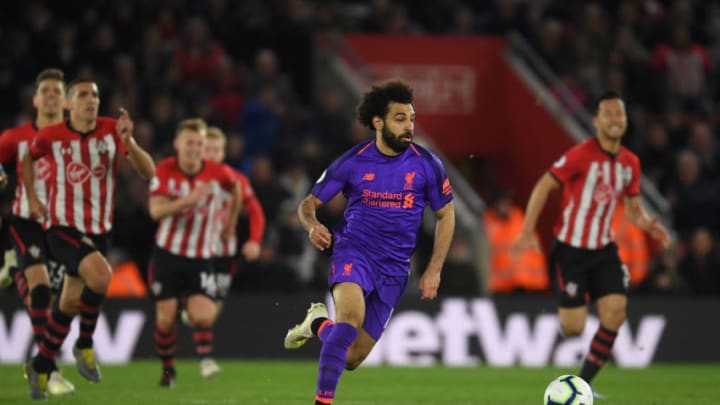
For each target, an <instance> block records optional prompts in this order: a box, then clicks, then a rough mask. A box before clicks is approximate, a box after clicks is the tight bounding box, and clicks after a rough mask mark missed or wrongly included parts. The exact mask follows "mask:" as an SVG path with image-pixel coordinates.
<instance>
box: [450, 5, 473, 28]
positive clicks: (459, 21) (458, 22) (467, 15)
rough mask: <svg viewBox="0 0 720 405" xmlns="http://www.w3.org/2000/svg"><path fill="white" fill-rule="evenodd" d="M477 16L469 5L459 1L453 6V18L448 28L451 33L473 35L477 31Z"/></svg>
mask: <svg viewBox="0 0 720 405" xmlns="http://www.w3.org/2000/svg"><path fill="white" fill-rule="evenodd" d="M477 25H478V24H477V16H476V15H475V10H473V8H472V7H470V5H468V4H465V3H461V4H459V5H458V6H457V7H455V20H454V24H453V26H452V27H451V28H450V31H449V34H452V35H475V34H477V33H478V27H477Z"/></svg>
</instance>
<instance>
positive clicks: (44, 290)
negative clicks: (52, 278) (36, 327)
mask: <svg viewBox="0 0 720 405" xmlns="http://www.w3.org/2000/svg"><path fill="white" fill-rule="evenodd" d="M30 306H31V307H32V308H48V307H49V306H50V287H49V286H48V285H46V284H38V285H36V286H35V287H33V289H32V290H30Z"/></svg>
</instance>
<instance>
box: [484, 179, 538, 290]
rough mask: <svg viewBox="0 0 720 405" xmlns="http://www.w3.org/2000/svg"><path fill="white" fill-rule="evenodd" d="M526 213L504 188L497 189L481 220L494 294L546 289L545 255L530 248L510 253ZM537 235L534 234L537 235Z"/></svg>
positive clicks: (520, 230) (491, 287) (520, 231)
mask: <svg viewBox="0 0 720 405" xmlns="http://www.w3.org/2000/svg"><path fill="white" fill-rule="evenodd" d="M524 220H525V214H524V212H523V210H522V208H520V207H519V206H517V205H516V204H515V203H513V201H512V198H511V195H510V193H509V192H507V191H498V192H496V195H495V196H493V198H492V205H491V206H489V207H488V208H487V209H486V210H485V214H484V218H483V222H484V223H485V230H486V232H487V234H488V239H489V244H490V255H491V258H490V266H491V269H490V289H491V290H492V292H494V293H512V292H545V291H549V288H550V278H549V274H548V271H547V265H546V260H545V255H544V254H543V253H542V252H539V251H537V250H534V249H530V250H528V251H527V252H525V253H524V254H523V255H522V256H520V257H518V258H514V257H511V256H510V247H511V246H512V244H513V242H515V240H516V239H517V238H518V237H519V236H520V233H522V227H523V221H524ZM536 238H537V235H536Z"/></svg>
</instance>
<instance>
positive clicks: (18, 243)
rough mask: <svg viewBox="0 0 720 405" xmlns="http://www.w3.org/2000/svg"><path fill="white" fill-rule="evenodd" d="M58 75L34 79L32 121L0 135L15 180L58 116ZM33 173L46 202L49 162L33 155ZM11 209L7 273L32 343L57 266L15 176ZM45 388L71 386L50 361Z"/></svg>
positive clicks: (39, 332)
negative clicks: (11, 254)
mask: <svg viewBox="0 0 720 405" xmlns="http://www.w3.org/2000/svg"><path fill="white" fill-rule="evenodd" d="M64 79H65V75H64V73H63V72H62V71H61V70H59V69H45V70H43V71H42V72H40V73H39V74H38V76H37V78H36V79H35V94H34V95H33V106H34V107H35V108H36V109H37V112H36V116H35V120H34V121H31V122H27V123H25V124H23V125H21V126H19V127H16V128H12V129H8V130H7V131H5V132H3V134H2V135H1V136H0V162H2V163H4V164H14V165H15V167H16V176H17V178H18V179H20V178H21V175H22V167H21V162H22V157H23V156H24V155H25V154H26V153H27V151H28V149H30V144H31V143H32V141H33V139H34V138H35V135H36V134H37V132H38V131H39V130H40V129H42V128H45V127H47V126H50V125H55V124H58V123H60V122H62V120H63V99H64V98H65V81H64ZM35 174H36V181H35V191H36V193H37V194H38V197H39V198H40V199H41V200H42V201H46V198H47V195H48V189H49V188H50V186H51V185H52V183H51V182H50V181H49V180H50V177H51V176H52V175H53V168H52V164H51V163H50V162H49V161H48V160H47V159H39V160H38V161H37V162H35ZM12 208H13V209H12V217H11V218H10V226H9V230H10V240H11V241H12V244H13V249H14V251H15V257H16V260H17V265H18V266H17V268H14V270H15V271H14V272H12V273H13V274H11V276H12V278H13V280H14V282H15V285H16V287H17V289H18V293H19V294H20V297H21V298H22V299H23V301H24V302H25V305H26V306H27V308H28V313H29V314H30V322H31V323H32V329H33V336H34V338H35V343H36V344H40V342H41V341H42V338H43V336H44V334H45V328H46V325H47V320H48V315H49V311H50V306H51V305H52V303H53V301H54V300H55V298H56V296H57V295H58V294H59V293H60V287H61V283H62V277H63V274H62V269H63V267H62V266H59V265H57V263H56V262H54V261H53V262H51V260H50V258H49V257H48V252H47V246H46V243H45V231H44V229H43V226H42V225H41V224H40V222H38V221H37V220H35V219H32V218H31V217H30V204H29V203H28V199H27V193H25V188H24V187H23V183H22V181H20V180H18V182H17V186H16V188H15V199H14V200H13V207H12ZM46 263H47V264H49V266H46ZM6 265H7V263H6ZM48 388H49V389H48V390H49V391H50V393H51V394H54V395H62V394H67V393H70V392H73V391H74V390H75V386H74V385H73V384H72V383H70V382H69V381H67V380H65V378H64V377H63V376H62V375H61V374H60V373H59V371H57V367H55V366H53V369H52V371H51V373H50V376H49V380H48Z"/></svg>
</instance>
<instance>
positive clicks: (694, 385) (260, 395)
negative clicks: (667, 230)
mask: <svg viewBox="0 0 720 405" xmlns="http://www.w3.org/2000/svg"><path fill="white" fill-rule="evenodd" d="M221 367H222V369H223V370H222V373H221V374H220V375H219V376H218V377H217V379H216V380H214V381H209V382H208V381H203V380H202V379H201V378H200V375H199V368H198V363H197V362H193V361H183V362H180V363H179V364H178V373H179V374H178V385H177V387H175V388H174V389H162V388H159V387H158V386H157V382H158V381H159V378H160V374H159V370H160V365H159V362H156V361H139V362H134V363H132V364H131V365H128V366H105V367H103V369H102V371H103V381H102V383H100V384H90V383H87V382H85V381H83V380H82V378H81V377H80V376H79V375H78V374H77V372H76V371H75V370H74V368H73V367H72V366H71V365H66V366H64V367H63V370H64V374H65V375H66V377H67V378H68V379H70V380H71V381H73V382H74V383H75V385H76V388H77V390H76V392H75V393H73V394H71V395H69V396H66V397H51V398H50V403H54V404H88V405H114V404H122V405H128V404H188V405H192V404H196V405H203V404H207V405H211V404H227V405H230V404H278V405H285V404H287V405H292V404H312V403H313V400H312V399H313V395H314V390H315V376H316V373H317V371H316V365H315V363H314V362H304V361H302V362H301V361H297V362H288V361H282V362H281V361H264V362H263V361H223V362H221ZM573 371H574V370H563V369H554V368H542V369H521V368H489V367H485V366H481V367H476V368H444V367H432V368H397V367H366V368H362V367H361V368H360V369H358V370H357V371H354V372H347V373H345V374H344V377H343V379H342V380H341V383H340V386H339V388H338V393H337V396H336V401H335V403H336V404H338V405H343V404H347V405H351V404H352V405H369V404H392V405H414V404H428V405H429V404H438V405H440V404H442V405H446V404H447V405H449V404H491V405H495V404H532V405H537V404H541V403H542V393H543V391H544V389H545V385H546V384H547V383H548V382H549V381H550V380H552V379H553V378H555V377H556V376H558V375H561V374H567V373H570V372H573ZM596 388H597V389H598V390H599V391H601V392H602V393H604V394H606V395H607V396H608V399H606V400H603V401H599V400H598V401H596V402H595V403H596V404H599V405H613V404H627V405H630V404H632V405H644V404H672V405H682V404H688V405H689V404H693V405H696V404H720V365H655V366H653V367H651V368H648V369H643V370H629V369H618V368H615V367H607V368H606V369H605V370H603V371H602V373H601V374H600V375H599V376H598V378H597V379H596ZM28 398H29V397H28V390H27V385H26V383H25V381H24V380H23V379H22V375H21V372H20V367H19V366H8V365H4V366H0V404H2V405H9V404H22V403H28V402H30V401H29V400H28Z"/></svg>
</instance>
